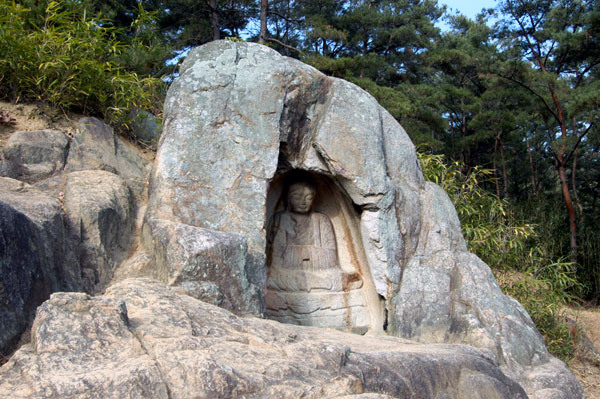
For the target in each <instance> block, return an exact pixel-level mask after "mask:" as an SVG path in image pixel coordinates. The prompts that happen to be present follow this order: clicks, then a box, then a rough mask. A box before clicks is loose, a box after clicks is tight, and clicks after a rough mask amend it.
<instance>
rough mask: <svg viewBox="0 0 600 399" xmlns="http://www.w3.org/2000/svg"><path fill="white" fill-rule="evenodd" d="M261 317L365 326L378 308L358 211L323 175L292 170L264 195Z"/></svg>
mask: <svg viewBox="0 0 600 399" xmlns="http://www.w3.org/2000/svg"><path fill="white" fill-rule="evenodd" d="M267 207H268V216H269V218H268V219H269V225H268V228H267V264H268V277H267V286H266V293H265V301H266V308H267V317H269V318H271V319H274V320H278V321H280V322H284V323H291V324H300V325H311V326H321V327H332V328H338V329H343V330H351V331H355V332H360V333H364V332H366V331H368V330H381V329H382V327H383V320H382V310H381V309H382V307H381V304H380V301H379V298H378V296H377V294H376V293H375V289H374V286H373V282H372V280H371V277H370V273H369V272H368V266H367V264H366V261H365V256H364V251H363V250H362V246H361V244H360V243H361V242H362V241H361V239H360V229H359V228H358V220H359V218H358V215H356V211H355V210H354V209H353V207H352V206H351V204H350V203H349V200H347V199H346V197H345V196H344V195H343V194H342V193H341V192H340V191H339V189H338V188H337V187H336V186H335V185H334V183H333V182H332V181H331V180H330V179H328V178H327V177H325V176H319V175H312V174H309V173H307V172H301V171H292V172H290V173H287V174H285V175H283V176H280V177H279V178H278V179H275V180H274V182H273V184H272V187H271V190H270V192H269V198H268V203H267Z"/></svg>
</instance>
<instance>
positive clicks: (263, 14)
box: [258, 0, 269, 44]
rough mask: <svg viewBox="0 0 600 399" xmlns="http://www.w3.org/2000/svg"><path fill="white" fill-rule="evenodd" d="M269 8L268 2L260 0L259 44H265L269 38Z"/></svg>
mask: <svg viewBox="0 0 600 399" xmlns="http://www.w3.org/2000/svg"><path fill="white" fill-rule="evenodd" d="M268 7H269V2H268V0H260V33H259V35H258V42H259V43H260V44H265V38H266V37H267V8H268Z"/></svg>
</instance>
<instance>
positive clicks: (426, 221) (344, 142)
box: [143, 41, 581, 397]
mask: <svg viewBox="0 0 600 399" xmlns="http://www.w3.org/2000/svg"><path fill="white" fill-rule="evenodd" d="M297 173H304V174H305V176H309V177H310V179H309V180H312V185H313V186H314V187H313V188H314V198H313V199H312V203H311V204H310V206H308V207H302V206H296V209H295V210H294V207H295V205H294V204H293V203H292V204H290V202H289V196H290V188H291V187H290V186H293V185H292V184H291V183H292V181H293V179H292V176H293V175H295V174H297ZM309 186H311V184H309ZM292 191H294V190H292ZM299 191H302V192H303V193H304V194H303V195H307V194H310V193H311V192H312V189H311V188H310V187H308V188H306V187H304V188H302V189H299ZM165 224H168V225H169V226H170V227H169V228H168V229H163V230H161V231H162V233H161V238H160V239H157V237H156V236H155V235H153V231H155V230H156V226H158V225H165ZM143 230H144V234H143V237H144V240H143V241H144V247H145V250H146V251H147V252H148V253H149V254H150V256H151V257H152V258H153V259H161V261H160V262H159V263H160V265H161V266H160V267H161V270H160V273H159V274H160V275H161V276H163V277H161V279H162V280H163V281H166V282H169V283H171V284H173V285H179V286H180V287H181V288H182V289H184V290H185V289H187V288H186V287H189V286H193V285H194V284H196V287H200V286H201V284H204V285H205V286H206V287H208V286H210V290H208V289H207V290H206V293H207V294H206V295H208V293H214V295H213V297H214V298H220V299H219V301H221V303H223V304H230V305H223V306H225V307H229V308H230V309H231V310H233V311H234V312H237V313H252V314H255V315H259V316H266V317H270V318H273V319H276V320H279V321H283V322H287V323H294V324H308V325H317V326H326V327H335V328H339V329H346V330H351V331H355V332H360V333H363V332H367V331H370V332H373V333H383V332H384V331H385V332H386V333H387V334H391V335H396V336H400V337H405V338H410V339H412V340H415V341H419V342H424V343H434V342H435V343H441V342H445V343H463V344H469V345H472V346H474V347H477V348H480V349H481V350H483V351H485V352H486V353H487V354H488V355H489V356H490V358H492V359H495V360H494V361H496V362H498V364H499V365H500V367H501V368H502V370H503V371H504V372H505V373H506V374H507V375H509V376H510V377H512V378H515V379H517V380H518V381H519V382H520V383H521V384H522V385H523V386H524V387H525V389H526V390H528V391H529V392H528V393H529V394H530V396H531V397H553V396H549V395H558V396H554V397H561V396H560V395H562V394H564V393H565V392H567V391H569V390H570V391H569V393H568V394H567V396H568V397H579V396H580V395H581V394H580V391H577V389H576V388H572V387H577V384H576V382H574V381H575V380H574V378H573V377H572V375H571V374H570V373H569V372H568V371H567V370H566V368H565V366H564V365H563V364H562V363H560V362H557V361H555V360H554V359H553V358H552V357H551V356H550V355H549V354H548V352H547V350H546V348H545V346H544V342H543V339H542V337H541V335H540V334H539V333H538V331H537V330H536V329H535V326H534V325H533V323H532V321H531V319H530V318H529V316H528V315H527V312H526V311H525V310H524V309H523V307H522V306H521V305H520V304H519V303H517V302H516V301H514V300H513V299H511V298H509V297H507V296H505V295H504V294H503V293H502V292H501V291H500V288H499V287H498V284H497V283H496V281H495V279H494V277H493V275H492V273H491V271H490V269H489V267H488V266H487V265H485V264H484V263H483V262H481V260H479V259H478V258H477V257H476V256H474V255H473V254H470V253H469V252H468V251H467V247H466V244H465V241H464V239H463V237H462V234H461V230H460V223H459V221H458V218H457V215H456V211H455V209H454V207H453V205H452V203H451V202H450V200H449V198H448V196H447V195H446V193H444V192H443V190H441V189H440V188H439V187H438V186H436V185H434V184H432V183H428V182H425V181H424V179H423V175H422V173H421V171H420V167H419V165H418V162H417V158H416V153H415V148H414V146H413V144H412V143H411V141H410V139H409V137H408V136H407V134H406V133H405V131H404V130H403V129H402V127H401V126H400V125H399V124H398V123H397V122H396V120H395V119H394V118H393V117H392V116H391V115H390V114H389V113H388V112H387V111H385V110H384V109H383V108H382V107H381V106H380V105H379V104H378V103H377V102H376V101H375V100H374V99H373V97H371V96H370V95H369V94H368V93H366V92H365V91H363V90H362V89H360V88H359V87H357V86H355V85H353V84H351V83H348V82H346V81H344V80H341V79H336V78H330V77H327V76H325V75H323V74H321V73H320V72H318V71H317V70H315V69H314V68H311V67H309V66H307V65H305V64H303V63H301V62H299V61H297V60H294V59H290V58H286V57H283V56H281V55H279V54H278V53H277V52H275V51H273V50H271V49H269V48H267V47H265V46H261V45H257V44H252V43H236V42H228V41H217V42H212V43H209V44H206V45H204V46H201V47H199V48H197V49H195V50H193V51H192V52H191V53H190V54H189V56H188V57H187V58H186V60H185V62H184V63H183V65H182V67H181V70H180V76H179V78H178V79H176V81H175V82H174V83H173V84H172V86H171V88H170V90H169V93H168V96H167V99H166V102H165V118H164V128H163V134H162V136H161V140H160V143H159V148H158V152H157V156H156V160H155V164H154V168H153V171H152V173H151V178H150V189H149V202H148V207H147V211H146V215H145V224H144V228H143ZM184 230H185V231H186V237H194V236H198V237H204V236H205V235H206V234H209V233H208V232H210V231H213V232H218V233H219V234H225V235H227V237H229V238H228V239H227V240H228V242H232V243H233V242H235V243H237V244H235V245H234V247H231V246H227V248H228V249H227V252H222V251H220V250H219V249H218V248H220V247H218V246H213V247H210V248H212V249H210V250H208V251H209V252H206V253H205V252H203V251H205V249H201V248H196V247H197V245H196V244H195V243H194V242H192V241H189V240H187V241H185V240H182V239H180V238H179V237H178V236H176V235H172V234H173V233H172V232H176V231H184ZM194 231H195V232H197V234H196V233H194ZM282 231H283V232H286V234H285V235H283V233H282ZM164 243H167V244H168V245H166V246H165V244H164ZM165 248H168V251H167V250H166V249H165ZM194 248H196V249H197V250H196V249H194ZM203 248H204V247H203ZM207 248H208V247H207ZM191 249H194V250H193V251H191ZM215 251H216V252H215ZM230 251H236V252H235V253H236V254H239V256H236V257H235V262H233V263H226V264H225V263H220V261H218V259H222V258H223V256H222V255H224V254H229V253H230ZM166 253H174V254H181V253H183V254H187V255H186V256H185V257H184V258H182V259H184V263H185V264H184V266H182V264H178V263H177V262H169V259H168V256H167V255H165V254H166ZM203 254H205V255H203ZM165 259H166V260H165ZM186 265H189V267H188V266H186ZM221 267H222V269H220V268H221ZM186 270H194V273H187V274H185V275H186V276H187V277H186V278H185V281H183V280H182V279H178V278H175V277H176V276H179V275H181V272H182V271H186ZM219 270H223V273H218V271H219ZM230 272H232V273H233V272H235V273H234V274H233V275H235V278H234V279H231V278H229V275H230ZM200 283H201V284H200ZM231 287H234V289H233V290H232V289H231ZM194 290H196V289H195V288H194ZM194 290H189V292H190V295H196V296H197V297H198V295H197V294H194V292H196V291H197V290H196V291H194ZM202 295H204V294H202ZM211 295H212V294H211ZM558 376H561V377H560V378H558ZM555 377H556V378H555ZM559 379H560V380H561V381H563V383H560V384H557V383H556V381H558V380H559ZM552 381H554V382H552ZM571 388H572V389H571ZM542 390H543V391H544V393H543V395H544V396H539V395H538V396H536V395H537V394H536V392H542ZM578 392H579V393H578ZM540 395H541V394H540Z"/></svg>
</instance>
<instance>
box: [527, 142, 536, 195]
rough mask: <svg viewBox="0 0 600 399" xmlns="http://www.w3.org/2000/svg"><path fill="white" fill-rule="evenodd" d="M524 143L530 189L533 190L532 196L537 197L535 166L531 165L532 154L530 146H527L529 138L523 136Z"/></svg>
mask: <svg viewBox="0 0 600 399" xmlns="http://www.w3.org/2000/svg"><path fill="white" fill-rule="evenodd" d="M525 145H527V153H528V154H529V170H530V172H531V189H532V190H533V196H534V197H537V194H538V192H537V183H536V178H535V168H534V167H533V154H532V152H531V147H530V146H529V139H528V138H525Z"/></svg>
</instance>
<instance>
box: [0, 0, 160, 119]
mask: <svg viewBox="0 0 600 399" xmlns="http://www.w3.org/2000/svg"><path fill="white" fill-rule="evenodd" d="M82 4H83V3H82V2H76V1H50V2H49V3H47V7H46V9H45V12H44V13H43V15H42V16H41V18H39V16H38V15H33V13H32V11H30V10H28V9H26V8H24V7H23V6H21V5H19V4H17V3H15V2H12V1H9V0H0V52H1V53H2V54H3V57H2V58H0V82H1V83H2V84H1V86H0V97H1V98H3V99H8V100H12V101H42V102H44V103H46V104H48V105H50V106H51V107H53V108H55V109H60V110H67V109H68V110H74V111H78V112H83V113H86V114H92V115H94V114H95V115H98V116H101V117H104V118H105V119H107V120H108V121H109V122H120V123H123V122H125V121H126V119H127V115H128V111H129V110H130V109H134V108H138V109H146V110H149V111H151V112H154V113H156V112H157V111H158V110H159V109H160V107H161V104H162V99H161V95H162V94H163V93H164V86H165V84H164V83H163V82H162V81H161V80H160V79H157V78H152V77H144V76H139V75H138V74H137V73H135V72H132V71H130V70H127V69H126V68H125V67H124V66H123V65H122V64H121V63H120V62H119V57H120V56H121V54H123V53H126V52H131V51H133V50H132V46H137V47H140V46H144V45H143V43H141V42H139V41H137V42H132V43H131V44H124V43H122V42H120V41H119V40H117V34H118V33H119V30H117V29H114V28H111V26H110V23H109V21H106V20H102V19H100V18H91V17H90V16H89V15H87V12H86V9H85V8H84V6H83V5H82ZM37 20H42V21H43V23H42V24H40V25H39V26H38V24H37V22H36V21H37ZM139 50H140V49H139V48H137V51H139Z"/></svg>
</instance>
